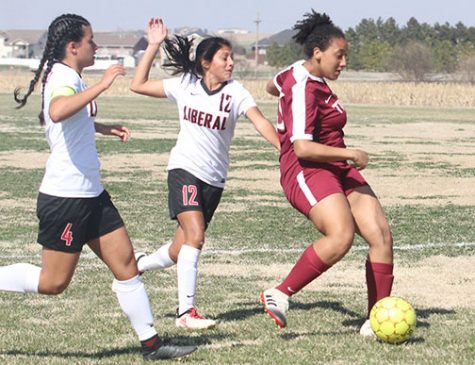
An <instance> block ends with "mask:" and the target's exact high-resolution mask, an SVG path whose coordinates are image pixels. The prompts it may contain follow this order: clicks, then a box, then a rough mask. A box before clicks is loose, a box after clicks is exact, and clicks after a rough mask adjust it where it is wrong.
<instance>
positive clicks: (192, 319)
mask: <svg viewBox="0 0 475 365" xmlns="http://www.w3.org/2000/svg"><path fill="white" fill-rule="evenodd" d="M148 42H149V44H148V46H147V49H146V50H145V52H144V55H143V57H142V60H141V61H140V63H139V65H138V67H137V70H136V71H135V76H134V79H133V80H132V83H131V90H132V91H134V92H136V93H139V94H143V95H148V96H153V97H157V98H168V99H169V100H171V101H173V102H175V103H176V104H177V107H178V112H179V118H180V132H179V134H178V138H177V142H176V145H175V147H173V149H172V151H171V153H170V158H169V161H168V168H167V169H168V205H169V210H170V217H171V218H172V219H176V220H177V221H178V226H177V229H176V231H175V235H174V237H173V241H172V242H171V243H168V244H165V245H163V246H162V247H160V248H159V249H158V250H157V251H155V252H154V253H152V254H150V255H144V254H142V255H141V254H139V253H137V258H138V260H137V265H138V268H139V271H147V270H156V269H163V268H166V267H170V266H172V265H174V264H175V263H176V265H177V278H178V298H179V304H178V309H177V318H176V320H175V323H176V325H177V326H178V327H182V328H188V329H206V328H211V327H213V326H215V325H216V322H215V321H214V320H212V319H209V318H205V317H204V316H202V315H200V314H198V311H197V309H196V307H195V294H196V287H197V274H198V260H199V257H200V253H201V248H202V246H203V244H204V240H205V231H206V228H207V226H208V224H209V222H210V221H211V218H212V217H213V214H214V212H215V210H216V208H217V207H218V204H219V201H220V199H221V195H222V192H223V189H224V186H225V183H226V178H227V173H228V168H229V148H230V144H231V140H232V138H233V135H234V128H235V126H236V122H237V120H238V118H239V117H240V116H241V115H245V116H246V117H247V118H248V119H249V120H250V121H251V122H252V124H253V125H254V128H255V129H256V130H257V131H258V132H259V133H260V134H261V135H262V136H263V137H264V138H265V139H266V140H268V141H269V142H270V143H271V144H273V145H274V146H275V147H276V148H277V149H279V148H280V145H279V137H278V136H277V133H276V131H275V128H274V126H273V125H272V124H271V123H270V122H269V121H268V120H267V119H266V118H265V117H264V116H263V115H262V113H261V112H260V110H259V108H258V107H257V105H256V103H255V101H254V99H253V97H252V96H251V94H250V93H249V91H247V90H246V89H245V88H244V86H243V85H241V84H240V83H239V82H236V81H235V80H232V72H233V68H234V60H233V51H232V47H231V44H230V42H229V41H228V40H226V39H224V38H221V37H210V38H206V39H204V40H202V41H201V42H200V43H199V44H198V45H197V47H196V51H194V53H195V55H194V56H195V57H192V54H191V49H192V46H193V41H192V40H189V39H188V38H185V37H180V36H175V37H174V38H173V39H168V38H167V28H166V26H165V24H164V23H163V21H162V19H160V18H152V19H150V22H149V26H148ZM162 42H163V43H164V44H165V51H166V53H167V55H168V59H169V61H168V62H167V63H166V64H165V65H164V66H165V67H166V68H170V69H171V70H172V73H173V74H174V75H178V74H180V76H179V77H171V78H166V79H159V80H150V79H149V73H150V69H151V67H152V63H153V61H154V59H155V56H156V54H157V52H158V50H159V48H160V45H161V44H162Z"/></svg>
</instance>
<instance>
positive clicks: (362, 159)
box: [351, 150, 369, 170]
mask: <svg viewBox="0 0 475 365" xmlns="http://www.w3.org/2000/svg"><path fill="white" fill-rule="evenodd" d="M352 152H353V156H352V158H351V160H352V161H353V165H354V166H355V167H356V168H357V169H358V170H363V169H364V168H365V167H366V166H368V160H369V156H368V154H367V153H366V152H365V151H363V150H352Z"/></svg>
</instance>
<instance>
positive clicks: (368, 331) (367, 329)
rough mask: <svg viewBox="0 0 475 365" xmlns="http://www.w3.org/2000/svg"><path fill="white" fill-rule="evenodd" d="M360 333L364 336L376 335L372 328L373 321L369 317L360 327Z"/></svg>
mask: <svg viewBox="0 0 475 365" xmlns="http://www.w3.org/2000/svg"><path fill="white" fill-rule="evenodd" d="M360 335H361V336H363V337H368V338H370V337H376V335H375V334H374V332H373V329H372V328H371V323H370V321H369V319H367V320H366V321H365V322H364V323H363V325H362V326H361V328H360Z"/></svg>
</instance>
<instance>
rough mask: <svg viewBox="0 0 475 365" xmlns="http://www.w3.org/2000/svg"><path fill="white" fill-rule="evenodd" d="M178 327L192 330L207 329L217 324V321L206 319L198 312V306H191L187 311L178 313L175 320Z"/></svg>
mask: <svg viewBox="0 0 475 365" xmlns="http://www.w3.org/2000/svg"><path fill="white" fill-rule="evenodd" d="M175 324H176V326H177V327H181V328H188V329H192V330H205V329H208V328H213V327H214V326H216V321H213V320H212V319H206V318H205V317H203V316H201V315H199V314H198V311H197V310H196V308H190V309H188V310H187V311H186V312H185V313H182V314H180V315H178V311H177V317H176V320H175Z"/></svg>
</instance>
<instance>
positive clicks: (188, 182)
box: [168, 169, 223, 226]
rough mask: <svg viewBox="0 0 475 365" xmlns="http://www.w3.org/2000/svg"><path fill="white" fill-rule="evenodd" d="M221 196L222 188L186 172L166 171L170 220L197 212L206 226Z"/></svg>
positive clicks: (179, 170) (180, 170) (177, 170)
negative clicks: (180, 215)
mask: <svg viewBox="0 0 475 365" xmlns="http://www.w3.org/2000/svg"><path fill="white" fill-rule="evenodd" d="M222 194H223V189H222V188H217V187H216V186H212V185H209V184H207V183H205V182H204V181H202V180H200V179H198V178H197V177H195V176H193V175H192V174H190V173H189V172H188V171H185V170H182V169H174V170H170V171H168V208H169V210H170V218H171V219H177V218H176V217H177V215H178V214H179V213H182V212H185V211H190V210H197V211H200V212H202V213H203V216H204V218H205V224H206V226H208V224H209V222H210V221H211V218H213V214H214V211H215V210H216V208H217V207H218V204H219V201H220V200H221V195H222Z"/></svg>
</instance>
